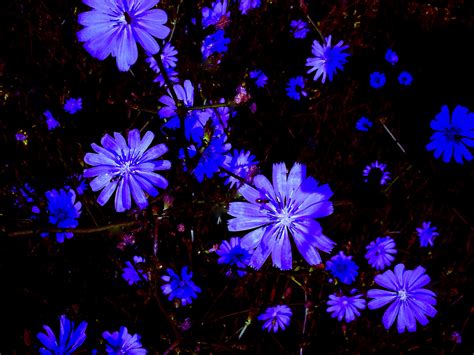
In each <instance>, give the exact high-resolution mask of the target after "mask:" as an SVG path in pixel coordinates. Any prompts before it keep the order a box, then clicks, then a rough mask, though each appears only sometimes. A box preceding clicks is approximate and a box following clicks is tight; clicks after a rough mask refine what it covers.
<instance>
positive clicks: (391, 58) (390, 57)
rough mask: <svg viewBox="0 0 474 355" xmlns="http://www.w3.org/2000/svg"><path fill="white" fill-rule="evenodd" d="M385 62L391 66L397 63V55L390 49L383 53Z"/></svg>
mask: <svg viewBox="0 0 474 355" xmlns="http://www.w3.org/2000/svg"><path fill="white" fill-rule="evenodd" d="M385 60H386V61H387V62H389V63H390V64H392V65H395V64H396V63H397V62H398V55H397V53H395V52H394V51H393V50H392V49H390V48H389V49H387V52H386V53H385Z"/></svg>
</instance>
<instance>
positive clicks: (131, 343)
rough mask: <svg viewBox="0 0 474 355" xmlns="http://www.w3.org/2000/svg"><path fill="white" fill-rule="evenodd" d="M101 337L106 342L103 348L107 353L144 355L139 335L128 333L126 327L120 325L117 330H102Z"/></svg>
mask: <svg viewBox="0 0 474 355" xmlns="http://www.w3.org/2000/svg"><path fill="white" fill-rule="evenodd" d="M102 337H103V338H104V339H105V341H106V342H107V344H106V349H105V350H106V351H107V354H112V355H119V354H124V355H125V354H128V355H146V350H145V349H143V348H142V343H141V342H140V335H138V334H134V335H131V334H128V329H127V327H120V330H119V331H118V332H113V333H110V332H108V331H106V332H103V333H102Z"/></svg>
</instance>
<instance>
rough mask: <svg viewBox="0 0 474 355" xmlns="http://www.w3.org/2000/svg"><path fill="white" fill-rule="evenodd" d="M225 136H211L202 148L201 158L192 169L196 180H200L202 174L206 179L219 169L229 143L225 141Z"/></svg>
mask: <svg viewBox="0 0 474 355" xmlns="http://www.w3.org/2000/svg"><path fill="white" fill-rule="evenodd" d="M226 140H227V136H226V135H222V136H220V137H212V138H211V141H210V142H209V144H208V146H207V147H205V148H204V150H203V152H202V154H201V158H200V159H199V161H198V163H197V166H196V168H195V169H194V171H193V174H194V176H196V179H197V181H199V182H202V181H203V180H204V176H206V177H207V178H208V179H210V178H212V176H213V175H214V174H215V173H217V172H218V171H219V168H220V167H221V166H222V165H223V164H224V162H225V160H226V154H227V152H228V151H229V150H230V148H231V145H230V143H226Z"/></svg>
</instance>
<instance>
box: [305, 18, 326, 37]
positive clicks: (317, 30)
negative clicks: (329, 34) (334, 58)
mask: <svg viewBox="0 0 474 355" xmlns="http://www.w3.org/2000/svg"><path fill="white" fill-rule="evenodd" d="M306 18H307V19H308V22H309V23H310V24H311V26H313V28H314V29H315V30H316V32H318V35H319V37H321V40H322V41H323V43H325V42H326V39H325V38H324V36H323V34H322V33H321V30H320V29H319V28H318V26H316V24H315V23H314V22H313V20H312V19H311V17H309V15H306Z"/></svg>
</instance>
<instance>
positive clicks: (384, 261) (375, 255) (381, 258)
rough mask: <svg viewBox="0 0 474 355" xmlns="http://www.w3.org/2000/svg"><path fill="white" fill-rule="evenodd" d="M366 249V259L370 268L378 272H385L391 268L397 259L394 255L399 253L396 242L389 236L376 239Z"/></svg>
mask: <svg viewBox="0 0 474 355" xmlns="http://www.w3.org/2000/svg"><path fill="white" fill-rule="evenodd" d="M365 248H366V249H367V253H366V254H365V258H366V259H367V261H368V262H369V264H370V266H372V267H373V268H375V269H376V270H383V269H385V267H387V266H390V264H391V263H392V262H393V260H395V257H394V256H393V255H392V254H396V253H397V249H395V241H394V240H393V239H392V238H390V237H388V236H387V237H384V238H380V237H379V238H377V239H375V240H374V241H372V242H370V244H369V245H367V246H366V247H365Z"/></svg>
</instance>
